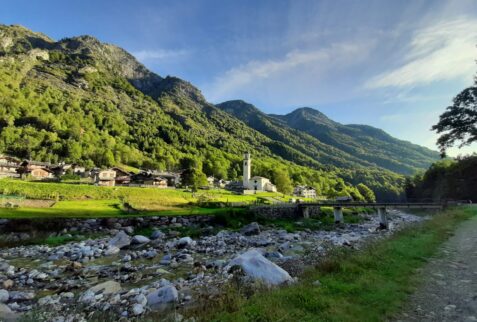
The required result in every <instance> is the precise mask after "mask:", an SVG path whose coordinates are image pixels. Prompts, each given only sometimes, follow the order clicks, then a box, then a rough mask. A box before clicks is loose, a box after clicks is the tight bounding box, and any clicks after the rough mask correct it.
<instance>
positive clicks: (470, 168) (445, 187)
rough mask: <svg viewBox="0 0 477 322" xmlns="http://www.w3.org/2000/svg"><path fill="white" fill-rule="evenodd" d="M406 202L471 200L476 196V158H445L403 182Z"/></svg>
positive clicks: (474, 199)
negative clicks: (422, 172)
mask: <svg viewBox="0 0 477 322" xmlns="http://www.w3.org/2000/svg"><path fill="white" fill-rule="evenodd" d="M406 195H407V198H408V200H425V199H427V200H434V201H441V200H472V201H474V202H475V201H476V196H477V155H470V156H467V157H462V158H457V159H455V160H452V159H444V160H441V161H438V162H436V163H434V164H433V165H432V166H431V167H430V168H429V169H428V170H427V171H426V172H425V173H424V174H417V175H415V176H414V177H412V178H408V179H407V180H406Z"/></svg>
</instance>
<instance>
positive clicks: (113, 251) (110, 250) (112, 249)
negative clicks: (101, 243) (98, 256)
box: [104, 246, 120, 256]
mask: <svg viewBox="0 0 477 322" xmlns="http://www.w3.org/2000/svg"><path fill="white" fill-rule="evenodd" d="M119 251H120V249H119V248H118V247H116V246H109V247H108V248H107V249H106V251H105V252H104V255H106V256H110V255H115V254H117V253H119Z"/></svg>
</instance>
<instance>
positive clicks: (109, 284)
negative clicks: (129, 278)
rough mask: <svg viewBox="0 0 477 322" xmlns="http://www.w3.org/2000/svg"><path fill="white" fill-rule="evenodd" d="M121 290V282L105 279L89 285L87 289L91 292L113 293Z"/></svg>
mask: <svg viewBox="0 0 477 322" xmlns="http://www.w3.org/2000/svg"><path fill="white" fill-rule="evenodd" d="M120 290H121V284H119V283H118V282H116V281H106V282H104V283H100V284H98V285H95V286H93V287H91V288H90V289H89V290H88V291H91V292H93V293H94V294H98V293H101V294H105V295H107V294H113V293H116V292H119V291H120Z"/></svg>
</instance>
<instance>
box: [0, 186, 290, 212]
mask: <svg viewBox="0 0 477 322" xmlns="http://www.w3.org/2000/svg"><path fill="white" fill-rule="evenodd" d="M0 195H2V197H1V198H0V203H2V204H6V203H8V202H10V203H11V204H13V205H15V204H16V203H19V202H18V200H22V199H23V200H25V199H26V200H53V201H55V202H54V204H53V206H51V207H50V206H48V207H46V206H38V207H37V206H27V207H21V206H20V207H3V208H0V218H35V217H54V218H63V217H64V218H67V217H75V218H87V217H97V218H104V217H115V216H148V215H149V216H154V215H213V214H217V213H221V212H225V211H227V210H230V209H231V208H235V207H242V206H246V205H250V204H254V203H274V202H284V201H285V202H286V201H288V200H289V199H290V198H292V197H291V196H286V195H283V194H279V193H267V192H261V193H257V194H254V195H237V194H233V193H232V192H230V191H226V190H223V189H211V190H200V191H198V192H188V191H184V190H182V189H157V188H139V187H99V186H94V185H85V184H68V183H51V182H31V181H21V180H12V179H2V180H0ZM31 203H33V202H31ZM131 210H133V211H131Z"/></svg>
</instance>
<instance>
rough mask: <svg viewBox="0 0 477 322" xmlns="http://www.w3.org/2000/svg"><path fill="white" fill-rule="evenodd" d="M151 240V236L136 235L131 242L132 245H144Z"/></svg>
mask: <svg viewBox="0 0 477 322" xmlns="http://www.w3.org/2000/svg"><path fill="white" fill-rule="evenodd" d="M150 241H151V240H150V239H149V238H147V237H146V236H142V235H136V236H134V237H133V238H132V240H131V244H132V245H142V244H147V243H149V242H150Z"/></svg>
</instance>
